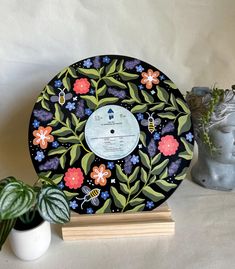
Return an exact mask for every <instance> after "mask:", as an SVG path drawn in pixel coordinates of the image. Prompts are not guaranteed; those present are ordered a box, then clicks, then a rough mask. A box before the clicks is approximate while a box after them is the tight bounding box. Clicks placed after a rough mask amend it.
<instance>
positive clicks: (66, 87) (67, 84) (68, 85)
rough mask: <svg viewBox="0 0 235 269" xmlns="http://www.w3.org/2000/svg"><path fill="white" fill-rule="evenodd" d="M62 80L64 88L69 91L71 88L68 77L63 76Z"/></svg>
mask: <svg viewBox="0 0 235 269" xmlns="http://www.w3.org/2000/svg"><path fill="white" fill-rule="evenodd" d="M62 82H63V85H64V87H65V89H67V90H68V91H69V90H70V89H71V83H70V79H69V78H68V77H64V78H63V79H62Z"/></svg>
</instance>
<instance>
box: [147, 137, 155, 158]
mask: <svg viewBox="0 0 235 269" xmlns="http://www.w3.org/2000/svg"><path fill="white" fill-rule="evenodd" d="M147 149H148V153H149V156H150V157H153V156H155V155H156V152H157V146H156V143H155V141H154V139H151V140H150V142H149V144H148V148H147Z"/></svg>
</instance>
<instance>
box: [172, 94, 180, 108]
mask: <svg viewBox="0 0 235 269" xmlns="http://www.w3.org/2000/svg"><path fill="white" fill-rule="evenodd" d="M170 101H171V103H172V105H173V107H174V108H175V109H176V110H178V109H179V107H178V105H177V103H176V99H175V96H174V94H171V97H170Z"/></svg>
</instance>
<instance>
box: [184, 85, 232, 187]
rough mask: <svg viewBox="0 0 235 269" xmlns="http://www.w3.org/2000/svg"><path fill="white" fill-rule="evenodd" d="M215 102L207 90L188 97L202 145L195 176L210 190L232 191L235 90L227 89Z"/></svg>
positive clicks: (196, 90)
mask: <svg viewBox="0 0 235 269" xmlns="http://www.w3.org/2000/svg"><path fill="white" fill-rule="evenodd" d="M214 99H215V95H213V91H212V90H210V89H209V88H205V87H203V88H202V87H194V88H193V89H192V91H191V92H190V93H188V94H187V102H188V104H189V107H190V110H191V112H192V118H193V124H194V130H195V136H196V137H195V138H196V141H197V143H198V161H197V163H196V165H195V166H194V167H193V168H192V171H191V174H192V179H193V180H194V181H195V182H196V183H198V184H200V185H202V186H204V187H206V188H211V189H218V190H231V189H233V188H234V187H235V95H234V91H233V90H226V91H224V92H223V93H222V94H221V95H220V96H219V97H218V98H217V100H216V101H213V100H214ZM210 110H211V113H209V112H208V111H210ZM209 114H210V117H208V118H207V115H209ZM203 121H204V122H203ZM205 122H206V123H205Z"/></svg>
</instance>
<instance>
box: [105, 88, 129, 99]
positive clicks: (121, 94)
mask: <svg viewBox="0 0 235 269" xmlns="http://www.w3.org/2000/svg"><path fill="white" fill-rule="evenodd" d="M108 93H110V94H112V95H113V96H115V97H118V98H120V99H124V98H125V97H126V92H125V91H123V90H116V89H114V88H108Z"/></svg>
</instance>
